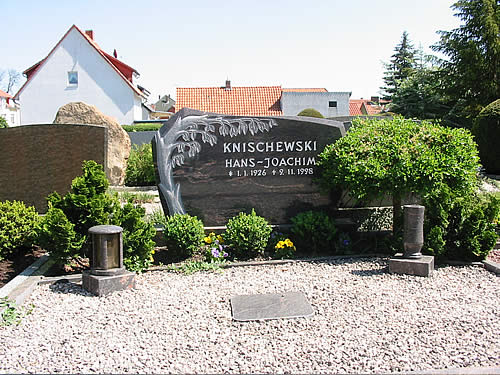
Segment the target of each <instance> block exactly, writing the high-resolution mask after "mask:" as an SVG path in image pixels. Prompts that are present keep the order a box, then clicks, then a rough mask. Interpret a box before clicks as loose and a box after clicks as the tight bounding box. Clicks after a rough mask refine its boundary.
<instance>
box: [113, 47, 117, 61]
mask: <svg viewBox="0 0 500 375" xmlns="http://www.w3.org/2000/svg"><path fill="white" fill-rule="evenodd" d="M113 56H114V58H115V59H117V58H118V52H116V49H115V50H114V51H113Z"/></svg>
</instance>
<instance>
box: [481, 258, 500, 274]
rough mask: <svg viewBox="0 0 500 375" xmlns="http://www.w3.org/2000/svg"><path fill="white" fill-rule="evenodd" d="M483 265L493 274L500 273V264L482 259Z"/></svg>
mask: <svg viewBox="0 0 500 375" xmlns="http://www.w3.org/2000/svg"><path fill="white" fill-rule="evenodd" d="M482 263H483V265H484V268H486V269H487V270H488V271H490V272H493V273H495V274H497V275H498V274H500V264H498V263H495V262H493V261H491V260H483V262H482Z"/></svg>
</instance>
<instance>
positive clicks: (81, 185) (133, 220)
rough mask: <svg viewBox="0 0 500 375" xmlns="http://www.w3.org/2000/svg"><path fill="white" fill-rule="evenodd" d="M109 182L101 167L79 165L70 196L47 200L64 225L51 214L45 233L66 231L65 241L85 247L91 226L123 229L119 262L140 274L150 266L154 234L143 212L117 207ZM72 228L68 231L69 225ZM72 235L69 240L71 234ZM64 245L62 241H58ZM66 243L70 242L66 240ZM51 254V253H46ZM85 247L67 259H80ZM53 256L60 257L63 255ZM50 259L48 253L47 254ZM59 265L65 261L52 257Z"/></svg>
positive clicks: (130, 205)
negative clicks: (56, 210)
mask: <svg viewBox="0 0 500 375" xmlns="http://www.w3.org/2000/svg"><path fill="white" fill-rule="evenodd" d="M108 187H109V182H108V180H107V178H106V175H105V173H104V170H103V168H102V166H101V165H99V164H97V163H96V162H94V161H85V162H84V163H83V174H82V176H79V177H76V178H75V179H74V180H73V182H72V184H71V189H70V192H69V193H67V194H66V195H65V196H64V197H61V196H60V195H59V194H57V193H52V194H51V195H50V196H49V197H48V201H49V206H50V207H53V208H55V209H60V210H61V211H62V212H63V213H64V215H65V217H66V218H67V221H68V222H66V220H65V219H64V217H63V216H61V215H60V214H59V213H57V214H56V213H54V214H53V218H52V222H51V223H50V226H49V227H48V228H47V229H50V228H51V229H52V230H53V231H58V230H60V231H61V233H62V231H63V229H64V228H66V229H67V230H68V233H67V235H66V238H68V239H72V240H73V241H75V242H78V241H80V240H81V241H82V243H86V239H87V236H88V230H89V229H90V228H91V227H93V226H95V225H108V224H114V225H119V226H121V227H122V228H123V251H124V254H123V258H124V259H123V262H124V265H125V266H126V267H127V269H129V270H132V271H139V272H140V271H141V270H143V269H145V268H147V267H149V265H150V264H151V261H152V260H151V255H152V253H151V252H152V251H153V246H154V242H153V238H154V236H155V235H156V231H155V229H154V227H153V225H152V224H150V223H147V222H145V221H144V219H143V217H144V209H143V208H141V207H136V206H134V205H133V204H132V203H131V202H128V203H127V204H125V205H124V206H123V207H121V205H120V202H119V200H118V198H117V197H116V195H115V196H112V195H109V194H107V192H106V191H107V189H108ZM69 224H71V225H73V226H74V227H72V228H71V226H70V225H69ZM73 230H74V232H76V235H74V236H73V234H72V231H73ZM61 238H63V236H62V234H61ZM61 242H62V243H64V241H63V240H61ZM68 243H70V241H69V240H68ZM47 250H51V249H47ZM86 250H87V249H86V247H85V246H82V247H80V249H79V250H78V251H77V250H76V245H75V246H74V247H72V248H71V252H68V254H70V255H71V258H75V257H84V256H85V253H86ZM56 254H60V255H63V254H65V252H62V253H61V252H59V253H57V252H56ZM51 255H52V252H51ZM54 257H55V258H56V259H57V260H58V261H59V262H64V263H66V262H67V260H68V259H67V258H66V259H63V257H62V256H61V257H58V256H57V255H55V256H54Z"/></svg>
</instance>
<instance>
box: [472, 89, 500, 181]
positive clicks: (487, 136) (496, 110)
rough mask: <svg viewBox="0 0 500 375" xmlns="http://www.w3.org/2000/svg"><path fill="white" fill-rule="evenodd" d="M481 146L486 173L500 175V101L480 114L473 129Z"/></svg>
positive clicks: (491, 104) (480, 152)
mask: <svg viewBox="0 0 500 375" xmlns="http://www.w3.org/2000/svg"><path fill="white" fill-rule="evenodd" d="M473 133H474V135H475V136H476V142H477V144H478V146H479V157H480V159H481V163H482V164H483V166H484V168H485V169H486V172H488V173H492V174H500V147H499V144H498V143H499V142H500V99H497V100H495V101H494V102H493V103H490V104H488V105H487V106H486V107H484V108H483V110H482V111H481V112H480V113H479V116H478V117H477V118H476V120H475V122H474V127H473Z"/></svg>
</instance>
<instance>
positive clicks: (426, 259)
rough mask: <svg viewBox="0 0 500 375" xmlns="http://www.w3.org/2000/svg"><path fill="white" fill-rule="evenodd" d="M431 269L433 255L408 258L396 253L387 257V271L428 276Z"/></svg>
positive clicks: (432, 266) (432, 268) (430, 274)
mask: <svg viewBox="0 0 500 375" xmlns="http://www.w3.org/2000/svg"><path fill="white" fill-rule="evenodd" d="M433 271H434V257H433V256H428V255H423V256H422V258H420V259H408V258H403V254H401V253H398V254H396V255H395V256H394V257H393V258H391V259H389V273H396V274H402V275H415V276H424V277H429V276H432V272H433Z"/></svg>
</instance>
